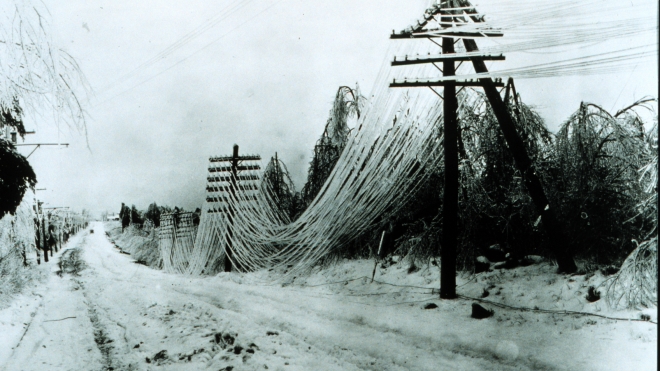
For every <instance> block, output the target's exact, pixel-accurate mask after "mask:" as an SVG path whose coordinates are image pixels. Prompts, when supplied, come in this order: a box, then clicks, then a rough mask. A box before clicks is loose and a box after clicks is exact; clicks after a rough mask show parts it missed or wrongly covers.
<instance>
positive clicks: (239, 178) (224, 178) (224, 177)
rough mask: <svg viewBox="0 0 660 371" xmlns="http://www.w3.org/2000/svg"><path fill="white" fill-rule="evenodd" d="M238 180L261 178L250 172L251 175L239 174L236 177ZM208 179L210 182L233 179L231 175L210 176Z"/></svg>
mask: <svg viewBox="0 0 660 371" xmlns="http://www.w3.org/2000/svg"><path fill="white" fill-rule="evenodd" d="M236 179H237V180H238V181H246V180H259V179H260V178H259V175H254V174H249V175H239V176H237V177H236ZM206 181H207V182H209V183H215V182H229V181H231V176H229V175H225V176H210V177H208V178H206Z"/></svg>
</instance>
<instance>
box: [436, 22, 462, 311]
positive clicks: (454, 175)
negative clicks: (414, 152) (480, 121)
mask: <svg viewBox="0 0 660 371" xmlns="http://www.w3.org/2000/svg"><path fill="white" fill-rule="evenodd" d="M451 21H452V18H451V17H442V18H441V22H442V23H451ZM442 54H443V55H446V56H450V55H451V54H455V53H454V39H453V38H451V37H443V38H442ZM442 74H443V76H454V75H456V69H455V65H454V60H453V59H445V60H443V61H442ZM444 98H445V99H444V100H443V115H444V157H445V189H444V197H443V206H442V247H441V249H442V250H441V259H440V276H441V277H440V282H441V283H442V284H441V286H440V297H441V298H443V299H454V298H456V244H457V238H458V231H457V228H458V218H457V216H458V120H457V112H456V111H457V110H458V99H457V98H456V81H447V84H446V85H445V88H444Z"/></svg>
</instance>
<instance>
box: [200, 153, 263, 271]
mask: <svg viewBox="0 0 660 371" xmlns="http://www.w3.org/2000/svg"><path fill="white" fill-rule="evenodd" d="M260 160H261V157H260V156H258V155H247V156H239V154H238V145H237V144H234V151H233V153H232V155H231V156H222V157H211V158H210V159H209V161H210V163H211V164H210V165H209V176H208V178H207V181H208V183H207V186H206V191H207V196H206V202H209V203H214V204H216V207H211V208H209V210H208V212H209V213H216V212H222V213H224V214H226V217H227V231H226V233H225V242H226V248H225V260H224V271H225V272H231V271H232V270H233V269H234V264H233V262H232V260H233V259H232V257H233V237H234V218H235V216H236V212H237V210H236V209H235V208H234V205H235V204H236V202H243V201H248V200H254V199H255V197H254V196H246V195H245V194H243V192H237V191H256V190H258V189H259V187H258V185H257V184H256V181H258V180H259V177H258V176H256V175H241V174H240V172H241V171H250V170H259V169H260V168H261V167H260V165H258V164H256V163H246V162H247V161H260ZM227 162H228V163H229V166H226V165H220V166H216V165H215V163H227ZM215 173H220V174H221V175H216V174H215ZM241 182H243V183H241ZM231 200H234V202H231Z"/></svg>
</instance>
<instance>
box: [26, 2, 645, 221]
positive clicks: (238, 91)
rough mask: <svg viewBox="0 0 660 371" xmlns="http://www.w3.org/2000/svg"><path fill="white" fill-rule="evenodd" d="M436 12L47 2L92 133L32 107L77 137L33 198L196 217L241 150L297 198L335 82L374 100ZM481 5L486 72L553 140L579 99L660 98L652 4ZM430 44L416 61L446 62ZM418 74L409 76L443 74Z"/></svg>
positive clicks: (49, 162)
mask: <svg viewBox="0 0 660 371" xmlns="http://www.w3.org/2000/svg"><path fill="white" fill-rule="evenodd" d="M432 3H433V2H430V1H427V0H413V1H410V0H406V1H403V0H381V1H375V0H374V1H366V0H365V1H360V2H357V3H356V2H353V1H348V0H337V1H332V2H306V1H302V0H281V1H277V0H271V1H268V2H255V1H251V0H225V1H218V2H207V1H202V0H191V1H189V2H186V4H182V3H181V2H178V1H174V0H159V1H155V0H145V1H140V2H139V3H136V2H130V1H112V2H111V1H103V0H100V1H98V2H94V3H90V2H87V1H82V0H72V1H67V2H55V1H50V0H47V1H45V5H46V6H47V7H48V10H49V13H50V14H49V17H50V24H51V25H52V35H51V38H52V40H53V42H55V43H56V44H57V45H59V46H60V47H61V48H62V49H63V50H65V51H66V52H68V53H69V54H70V55H71V56H72V57H73V58H75V60H76V61H77V62H78V64H79V66H80V69H81V70H82V71H83V72H84V73H85V76H86V77H87V80H88V81H89V84H90V86H91V88H92V89H93V91H94V93H95V96H94V97H93V98H92V99H91V100H90V101H89V103H88V104H87V105H86V106H85V110H86V113H87V114H88V120H87V136H85V132H84V131H78V130H76V129H72V130H70V129H66V128H60V129H59V130H58V129H57V125H55V123H54V122H51V119H50V118H49V117H35V116H32V115H29V113H28V117H27V118H26V126H27V128H28V130H31V129H35V130H36V131H37V134H35V135H32V136H28V137H27V139H26V142H37V141H41V142H53V141H55V142H57V141H60V142H68V143H71V145H70V146H69V148H57V147H51V148H48V149H46V148H40V149H38V150H37V151H36V152H35V153H34V154H33V155H32V156H31V157H30V161H31V163H32V165H33V166H34V168H35V171H36V173H37V176H38V180H39V185H38V186H39V187H40V188H42V187H43V188H47V190H46V191H43V192H40V194H39V196H40V197H43V199H44V200H45V201H46V202H50V203H58V204H59V203H66V204H68V205H71V206H73V207H75V208H82V207H85V206H87V205H98V206H97V207H98V208H99V209H98V210H96V211H102V210H104V209H107V210H110V211H115V212H116V211H118V206H117V205H120V204H121V202H126V203H128V204H135V205H136V206H137V207H138V208H139V209H145V208H146V207H147V205H148V204H149V203H151V202H154V201H156V202H157V203H158V204H164V205H170V206H180V207H184V208H186V209H192V210H194V208H196V207H200V206H201V205H202V202H203V200H204V186H205V182H206V179H205V174H206V167H207V160H208V157H209V156H216V155H225V154H228V153H230V151H231V147H232V145H233V144H234V143H238V144H239V145H240V146H241V149H242V150H243V149H244V150H245V151H246V152H248V153H259V154H260V155H261V156H262V158H270V156H272V155H273V154H274V153H275V152H277V153H278V155H279V158H280V159H281V160H282V161H283V162H284V163H286V164H287V167H288V168H289V170H290V172H291V175H292V179H293V181H294V183H295V185H296V187H297V188H300V187H301V186H302V184H303V183H304V179H305V175H306V171H307V165H308V163H309V161H310V159H311V154H312V149H313V146H314V143H315V141H316V139H317V138H318V136H319V135H320V134H321V132H322V130H323V127H324V125H325V122H326V120H327V118H328V112H329V110H330V108H331V105H332V101H333V97H334V93H335V92H336V90H337V88H338V87H339V86H343V85H348V86H354V84H355V83H356V82H357V83H358V84H359V85H360V88H361V90H362V91H365V92H369V91H372V89H373V86H374V83H375V81H377V79H378V74H379V73H380V72H379V71H381V66H382V65H383V63H385V62H386V61H390V60H392V59H393V58H394V56H395V55H397V56H402V55H405V54H409V53H410V50H406V49H405V47H404V49H397V47H395V46H394V45H395V44H397V43H398V41H396V40H389V35H390V34H391V33H392V30H397V31H400V30H402V29H404V28H406V27H408V26H410V25H412V24H414V23H415V22H416V21H417V20H419V19H420V16H421V15H422V14H423V13H424V10H425V9H426V8H428V7H429V6H430V5H431V4H432ZM473 5H474V6H475V7H476V8H477V9H478V11H479V12H481V14H483V15H485V20H486V23H487V25H488V26H489V27H493V28H498V29H500V30H501V31H502V33H503V35H504V36H503V37H501V38H490V39H489V40H488V43H480V48H481V50H482V51H484V52H490V53H503V54H504V55H505V56H506V60H505V61H496V62H492V63H489V71H491V73H492V74H500V75H502V76H507V75H509V74H511V75H513V76H514V78H516V87H517V90H518V92H519V93H520V94H521V96H522V99H523V101H524V102H525V103H527V104H531V105H533V106H536V108H537V109H538V110H539V112H540V113H541V115H542V116H543V117H544V118H545V119H546V122H547V124H548V126H549V127H550V128H551V130H556V128H557V127H558V126H559V124H560V123H561V122H562V121H563V120H566V119H567V118H568V116H569V115H570V114H571V112H573V111H574V110H575V109H576V108H577V107H579V104H580V102H581V101H583V100H584V101H589V102H593V103H597V104H601V105H603V106H605V107H607V108H609V107H612V109H613V110H617V109H619V108H621V107H623V106H626V105H628V104H630V103H632V102H634V101H635V100H637V99H639V98H641V97H643V96H646V95H652V96H657V80H658V78H657V35H656V34H657V13H658V8H657V4H656V2H655V1H651V0H633V1H629V2H621V1H613V0H599V1H596V0H587V1H584V2H569V1H564V0H561V1H548V0H530V1H526V2H517V1H509V0H504V1H499V0H498V1H494V0H488V1H479V2H478V3H475V4H473ZM475 27H476V26H475ZM425 45H426V46H425V48H422V49H415V50H414V51H413V52H414V53H420V54H425V53H431V54H433V53H437V50H438V48H437V46H435V45H433V44H432V43H430V42H428V41H427V42H426V44H425ZM605 55H606V56H607V58H605V57H604V56H605ZM431 68H433V67H431ZM461 68H464V67H461ZM417 72H420V73H417ZM421 72H424V71H417V70H413V69H408V68H403V69H401V70H400V73H401V74H405V75H407V76H428V77H429V78H430V77H434V76H437V75H438V74H437V71H435V72H433V73H431V70H429V72H428V74H427V75H424V74H421ZM460 72H461V73H465V74H468V73H473V71H470V70H469V69H467V70H465V71H463V70H461V71H460ZM366 98H367V99H368V100H369V99H371V98H372V97H371V96H367V97H366ZM353 125H354V123H353ZM87 141H88V142H89V147H88V146H87ZM22 150H23V149H22ZM24 150H30V149H29V147H26V148H25V149H24ZM81 180H84V181H81ZM115 209H116V210H115Z"/></svg>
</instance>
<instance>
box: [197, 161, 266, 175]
mask: <svg viewBox="0 0 660 371" xmlns="http://www.w3.org/2000/svg"><path fill="white" fill-rule="evenodd" d="M239 161H240V160H239ZM232 169H234V168H233V167H232V166H218V167H209V172H210V173H221V172H230V171H232ZM235 169H236V170H238V171H245V170H260V169H261V167H260V166H259V165H256V164H253V165H239V166H236V167H235Z"/></svg>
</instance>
